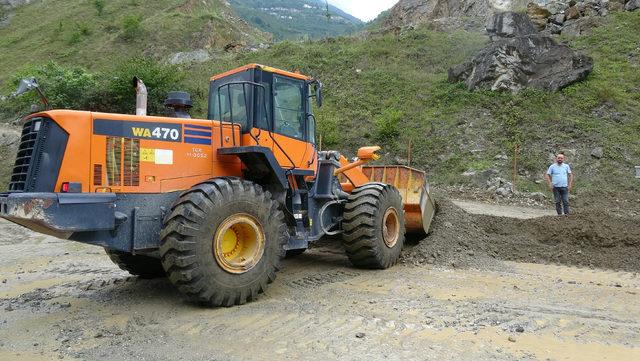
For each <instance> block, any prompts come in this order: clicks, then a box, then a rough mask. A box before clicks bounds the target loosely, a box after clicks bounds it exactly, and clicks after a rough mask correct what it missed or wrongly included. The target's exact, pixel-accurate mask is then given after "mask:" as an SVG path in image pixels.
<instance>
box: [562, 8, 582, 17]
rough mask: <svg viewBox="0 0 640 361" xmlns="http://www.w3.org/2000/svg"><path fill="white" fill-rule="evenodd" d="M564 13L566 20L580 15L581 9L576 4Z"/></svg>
mask: <svg viewBox="0 0 640 361" xmlns="http://www.w3.org/2000/svg"><path fill="white" fill-rule="evenodd" d="M564 15H565V19H566V20H571V19H577V18H579V17H580V10H578V7H577V6H575V5H574V6H572V7H570V8H568V9H567V11H566V12H565V14H564Z"/></svg>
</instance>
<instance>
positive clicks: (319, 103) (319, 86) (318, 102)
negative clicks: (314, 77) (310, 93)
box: [316, 81, 322, 108]
mask: <svg viewBox="0 0 640 361" xmlns="http://www.w3.org/2000/svg"><path fill="white" fill-rule="evenodd" d="M316 105H317V106H318V108H320V107H321V106H322V83H321V82H320V81H318V82H317V83H316Z"/></svg>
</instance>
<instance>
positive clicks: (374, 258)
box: [342, 183, 405, 269]
mask: <svg viewBox="0 0 640 361" xmlns="http://www.w3.org/2000/svg"><path fill="white" fill-rule="evenodd" d="M342 228H343V230H344V233H343V234H342V240H343V244H344V248H345V251H346V253H347V256H348V257H349V260H350V261H351V263H353V265H354V266H356V267H361V268H374V269H385V268H389V267H391V266H393V265H395V264H396V263H397V262H398V258H399V257H400V252H401V251H402V246H403V245H404V241H405V226H404V211H403V208H402V197H401V196H400V192H398V190H397V189H396V188H395V187H394V186H391V185H388V184H383V183H368V184H365V185H364V186H362V187H358V188H356V189H354V190H353V192H352V193H351V195H350V196H349V198H348V201H347V204H346V205H345V209H344V220H343V221H342Z"/></svg>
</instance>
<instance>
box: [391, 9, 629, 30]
mask: <svg viewBox="0 0 640 361" xmlns="http://www.w3.org/2000/svg"><path fill="white" fill-rule="evenodd" d="M637 8H640V0H582V1H575V0H400V1H399V2H398V3H397V4H396V5H395V6H394V7H393V8H391V10H389V12H388V13H387V14H385V15H384V18H383V19H381V21H380V23H381V26H382V27H383V28H398V27H399V28H406V27H414V26H417V25H424V24H426V25H429V26H431V27H433V28H436V29H441V30H448V29H455V28H464V29H468V30H481V29H482V28H483V27H484V25H485V24H486V22H487V21H490V20H491V19H492V17H493V16H494V15H495V14H498V13H501V12H505V11H514V12H521V13H525V12H526V14H527V15H528V16H529V18H530V19H531V21H532V22H533V23H534V25H535V26H536V27H537V28H538V30H541V31H542V30H545V29H546V30H548V32H551V33H556V34H558V33H560V32H561V30H562V28H563V27H566V26H569V28H568V29H566V33H567V34H568V35H570V36H571V35H580V34H581V32H583V30H584V29H586V28H590V27H595V26H597V20H596V19H595V18H596V17H599V16H600V17H601V16H606V15H607V14H608V13H609V11H611V10H622V9H625V10H627V11H633V10H635V9H637ZM585 18H590V19H589V20H584V19H585ZM567 21H568V23H567V24H565V22H567Z"/></svg>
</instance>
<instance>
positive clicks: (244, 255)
mask: <svg viewBox="0 0 640 361" xmlns="http://www.w3.org/2000/svg"><path fill="white" fill-rule="evenodd" d="M264 240H265V237H264V230H263V229H262V225H261V224H260V222H258V220H257V219H255V218H254V217H253V216H250V215H248V214H246V213H238V214H234V215H232V216H229V217H227V219H225V220H224V221H223V222H222V223H221V224H220V226H219V227H218V229H217V230H216V233H215V235H214V237H213V255H214V257H215V259H216V262H218V265H219V266H220V267H222V268H223V269H224V270H225V271H227V272H229V273H236V274H239V273H245V272H247V271H249V270H250V269H252V268H253V267H254V266H255V265H256V264H258V262H259V261H260V259H261V258H262V255H263V254H264Z"/></svg>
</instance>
